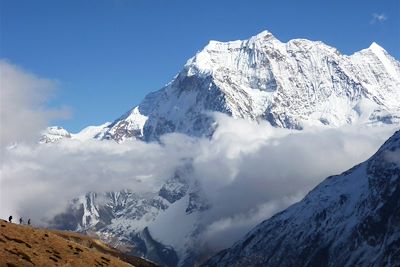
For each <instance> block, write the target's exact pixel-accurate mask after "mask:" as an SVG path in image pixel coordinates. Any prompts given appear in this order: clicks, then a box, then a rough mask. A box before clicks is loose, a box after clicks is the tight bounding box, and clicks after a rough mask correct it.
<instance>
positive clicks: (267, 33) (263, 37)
mask: <svg viewBox="0 0 400 267" xmlns="http://www.w3.org/2000/svg"><path fill="white" fill-rule="evenodd" d="M252 38H254V39H258V40H260V39H261V40H267V39H276V38H275V36H274V35H273V34H272V33H271V32H270V31H267V30H264V31H262V32H260V33H259V34H257V35H255V36H253V37H252Z"/></svg>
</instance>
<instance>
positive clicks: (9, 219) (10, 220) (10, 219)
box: [8, 215, 12, 223]
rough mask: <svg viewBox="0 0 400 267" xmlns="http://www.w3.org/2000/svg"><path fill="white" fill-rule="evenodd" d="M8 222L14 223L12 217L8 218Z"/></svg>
mask: <svg viewBox="0 0 400 267" xmlns="http://www.w3.org/2000/svg"><path fill="white" fill-rule="evenodd" d="M8 222H10V223H12V216H11V215H10V217H8Z"/></svg>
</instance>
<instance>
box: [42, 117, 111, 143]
mask: <svg viewBox="0 0 400 267" xmlns="http://www.w3.org/2000/svg"><path fill="white" fill-rule="evenodd" d="M110 124H111V123H110V122H106V123H103V124H102V125H99V126H88V127H86V128H84V129H83V130H81V131H80V132H79V133H76V134H73V133H70V132H68V131H67V130H66V129H64V128H62V127H60V126H51V127H47V128H46V129H45V130H44V131H43V132H42V134H41V137H40V140H39V143H54V142H57V141H59V140H61V139H72V140H80V141H87V140H91V139H102V138H103V136H104V134H105V132H106V131H108V127H109V126H110Z"/></svg>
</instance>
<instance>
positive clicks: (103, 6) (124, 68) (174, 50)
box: [0, 0, 400, 132]
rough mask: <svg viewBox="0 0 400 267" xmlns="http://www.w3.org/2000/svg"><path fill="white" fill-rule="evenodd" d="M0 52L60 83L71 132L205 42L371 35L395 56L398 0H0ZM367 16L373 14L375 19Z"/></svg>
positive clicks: (137, 92) (334, 40) (399, 31)
mask: <svg viewBox="0 0 400 267" xmlns="http://www.w3.org/2000/svg"><path fill="white" fill-rule="evenodd" d="M0 1H1V6H0V8H1V14H0V15H1V25H0V27H1V37H0V38H1V39H0V42H1V43H0V44H1V54H0V57H1V58H3V59H7V60H9V61H10V62H12V63H14V64H16V65H19V66H21V67H22V68H24V69H26V70H28V71H30V72H33V73H35V74H37V75H38V76H40V77H45V78H50V79H56V80H57V81H58V82H59V87H60V89H59V91H58V94H57V97H56V98H55V99H53V100H52V102H51V103H50V105H53V106H59V105H67V106H69V107H70V108H71V109H72V112H73V113H72V117H71V118H70V119H69V120H64V121H54V122H53V123H54V124H58V125H61V126H64V127H65V128H67V129H68V130H70V131H72V132H76V131H78V130H79V129H81V128H83V127H85V126H87V125H95V124H100V123H103V122H105V121H109V120H113V119H115V118H117V117H118V116H120V115H121V114H123V113H124V112H125V111H127V110H129V109H130V108H131V107H133V106H135V105H136V104H138V103H139V102H140V101H141V99H142V98H143V97H144V96H145V95H146V94H147V93H148V92H150V91H154V90H158V89H159V88H161V87H162V86H163V85H164V84H165V83H167V82H169V81H170V80H171V78H172V77H173V76H174V75H175V74H176V73H177V72H178V71H179V70H180V69H181V68H182V66H183V65H184V63H185V62H186V60H187V59H188V58H190V57H192V56H193V55H194V54H195V53H196V51H198V50H200V49H201V48H202V47H203V46H204V45H206V44H207V42H208V41H209V40H210V39H212V40H220V41H228V40H237V39H247V38H248V37H250V36H252V35H254V34H257V33H258V32H261V31H262V30H269V31H271V32H272V33H273V34H274V35H275V36H276V37H277V38H278V39H280V40H281V41H288V40H290V39H293V38H307V39H311V40H321V41H323V42H325V43H327V44H329V45H332V46H335V47H337V48H338V49H339V50H340V51H341V52H342V53H345V54H351V53H353V52H355V51H357V50H360V49H362V48H366V47H368V46H369V45H370V44H371V42H373V41H375V42H377V43H378V44H380V45H381V46H383V47H384V48H385V49H386V50H387V51H388V52H389V53H390V54H392V55H393V56H395V57H396V58H397V59H399V58H400V1H398V0H392V1H385V0H359V1H350V0H347V1H346V0H325V1H322V0H320V1H298V0H293V1H284V0H280V1H266V0H264V1H261V0H260V1H256V0H246V1H239V0H238V1H235V0H230V1H229V0H226V1H222V0H221V1H217V0H213V1H211V0H202V1H194V0H193V1H190V0H186V1H184V0H182V1H174V0H64V1H61V0H48V1H43V0H35V1H34V0H0ZM374 14H375V15H374Z"/></svg>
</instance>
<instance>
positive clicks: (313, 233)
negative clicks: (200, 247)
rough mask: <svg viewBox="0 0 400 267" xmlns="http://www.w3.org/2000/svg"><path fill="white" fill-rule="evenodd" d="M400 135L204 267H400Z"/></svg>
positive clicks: (267, 222) (313, 191)
mask: <svg viewBox="0 0 400 267" xmlns="http://www.w3.org/2000/svg"><path fill="white" fill-rule="evenodd" d="M399 211H400V131H397V132H396V133H395V134H394V135H393V136H392V137H391V138H389V140H387V141H386V143H385V144H384V145H383V146H382V147H381V148H380V149H379V150H378V152H376V154H375V155H373V156H372V157H371V158H370V159H369V160H367V161H366V162H363V163H361V164H359V165H357V166H355V167H353V168H352V169H350V170H348V171H346V172H344V173H342V174H340V175H337V176H332V177H329V178H327V179H326V180H325V181H323V182H322V183H321V184H319V185H318V186H317V187H316V188H315V189H313V190H312V191H311V192H310V193H309V194H308V195H307V196H306V197H305V198H304V199H303V200H302V201H300V202H298V203H296V204H294V205H292V206H291V207H289V208H287V209H286V210H284V211H283V212H281V213H279V214H277V215H275V216H273V217H272V218H270V219H268V220H266V221H264V222H262V223H261V224H260V225H258V226H257V227H255V228H254V229H253V230H252V231H250V232H249V233H248V234H247V235H246V236H245V237H244V238H243V240H241V241H239V242H237V243H236V244H235V245H234V246H233V247H231V248H229V249H227V250H224V251H222V252H220V253H219V254H218V255H216V256H214V257H213V258H211V259H210V260H208V261H207V262H206V263H205V264H204V266H400V212H399Z"/></svg>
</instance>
